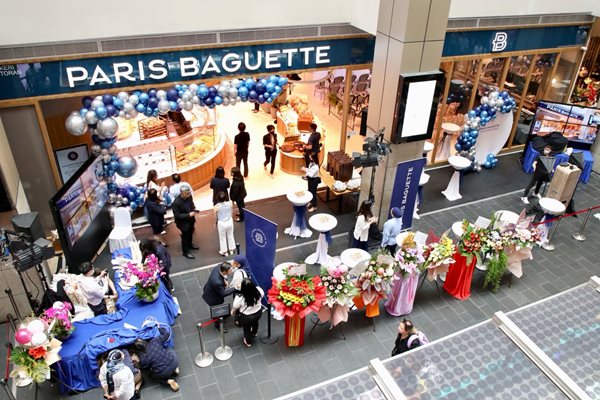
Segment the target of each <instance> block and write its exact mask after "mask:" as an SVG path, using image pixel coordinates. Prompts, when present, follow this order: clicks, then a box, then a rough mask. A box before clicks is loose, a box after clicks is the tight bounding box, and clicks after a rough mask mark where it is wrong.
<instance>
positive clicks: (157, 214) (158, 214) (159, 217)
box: [144, 189, 167, 244]
mask: <svg viewBox="0 0 600 400" xmlns="http://www.w3.org/2000/svg"><path fill="white" fill-rule="evenodd" d="M144 208H145V211H146V217H147V218H148V223H149V224H150V226H151V227H152V233H153V234H154V239H155V240H156V241H158V242H161V243H162V244H164V243H163V241H162V240H161V233H162V232H163V230H164V226H165V214H166V213H167V207H165V205H164V204H163V203H162V201H161V200H160V198H159V197H158V192H157V191H156V189H149V190H148V197H147V198H146V202H145V203H144Z"/></svg>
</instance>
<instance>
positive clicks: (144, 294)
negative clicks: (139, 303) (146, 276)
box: [135, 282, 159, 301]
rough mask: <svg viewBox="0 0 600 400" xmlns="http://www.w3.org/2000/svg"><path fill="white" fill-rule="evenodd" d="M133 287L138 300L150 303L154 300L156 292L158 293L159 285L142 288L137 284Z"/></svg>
mask: <svg viewBox="0 0 600 400" xmlns="http://www.w3.org/2000/svg"><path fill="white" fill-rule="evenodd" d="M135 286H136V288H137V290H136V292H135V296H136V297H137V298H138V299H140V300H148V301H152V300H154V296H155V295H156V292H158V286H159V283H158V282H156V284H154V285H149V286H142V285H141V284H139V283H138V284H136V285H135Z"/></svg>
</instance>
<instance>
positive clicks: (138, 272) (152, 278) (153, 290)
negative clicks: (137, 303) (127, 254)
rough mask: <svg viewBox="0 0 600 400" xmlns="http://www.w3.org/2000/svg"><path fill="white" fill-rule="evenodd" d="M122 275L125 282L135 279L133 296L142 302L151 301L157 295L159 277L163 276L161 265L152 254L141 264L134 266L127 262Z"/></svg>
mask: <svg viewBox="0 0 600 400" xmlns="http://www.w3.org/2000/svg"><path fill="white" fill-rule="evenodd" d="M123 274H124V276H125V279H126V280H127V281H131V280H132V278H134V277H135V279H137V282H136V284H135V287H136V292H135V295H136V297H137V298H138V299H140V300H144V301H153V300H154V299H156V297H157V295H158V287H159V285H160V277H161V276H162V275H164V273H163V272H162V265H161V264H160V262H159V261H158V258H157V257H156V256H155V255H154V254H150V255H149V256H148V257H146V260H145V262H144V263H143V264H139V265H138V264H134V263H132V262H131V261H129V262H128V263H127V264H126V265H125V267H124V268H123Z"/></svg>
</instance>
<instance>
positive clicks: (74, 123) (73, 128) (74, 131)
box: [65, 111, 96, 136]
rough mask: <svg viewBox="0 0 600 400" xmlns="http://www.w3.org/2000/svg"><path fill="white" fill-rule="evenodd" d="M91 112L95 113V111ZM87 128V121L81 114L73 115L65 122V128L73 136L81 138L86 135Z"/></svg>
mask: <svg viewBox="0 0 600 400" xmlns="http://www.w3.org/2000/svg"><path fill="white" fill-rule="evenodd" d="M91 112H92V113H93V111H91ZM94 115H96V114H94ZM87 127H88V126H87V121H86V120H85V118H84V117H82V116H81V115H79V114H71V115H69V116H68V117H67V120H66V121H65V128H66V129H67V131H68V132H69V133H70V134H71V135H73V136H81V135H83V134H85V131H86V130H87Z"/></svg>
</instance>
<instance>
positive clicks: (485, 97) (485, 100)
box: [481, 96, 490, 104]
mask: <svg viewBox="0 0 600 400" xmlns="http://www.w3.org/2000/svg"><path fill="white" fill-rule="evenodd" d="M489 101H490V99H489V98H488V97H487V96H483V97H482V98H481V104H488V103H489Z"/></svg>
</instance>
